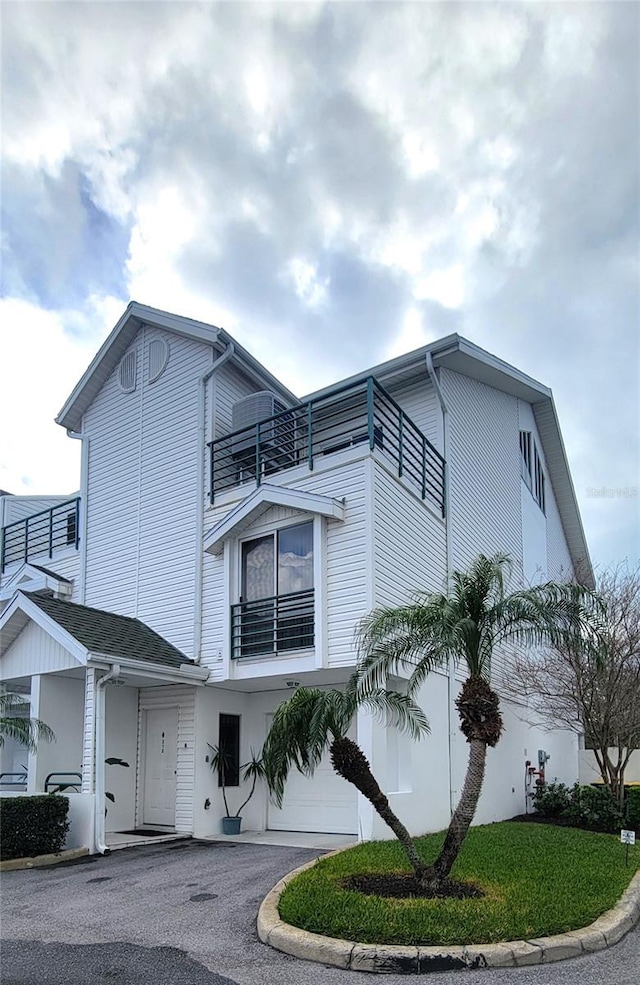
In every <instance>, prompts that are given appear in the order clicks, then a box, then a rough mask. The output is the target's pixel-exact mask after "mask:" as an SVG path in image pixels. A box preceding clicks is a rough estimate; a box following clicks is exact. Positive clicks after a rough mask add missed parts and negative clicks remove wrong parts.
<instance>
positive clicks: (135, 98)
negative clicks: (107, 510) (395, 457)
mask: <svg viewBox="0 0 640 985" xmlns="http://www.w3.org/2000/svg"><path fill="white" fill-rule="evenodd" d="M0 17H1V18H2V73H3V75H2V150H3V171H2V208H3V216H2V246H3V253H4V256H3V278H4V285H3V300H2V302H1V306H2V307H1V310H0V333H1V335H0V345H1V350H0V357H1V359H0V361H1V366H2V369H1V372H2V380H1V381H0V384H1V385H0V401H1V405H0V427H1V428H2V435H1V438H2V440H1V445H0V488H4V489H8V490H9V491H11V492H13V493H23V494H24V493H43V492H55V493H58V492H65V493H66V492H70V491H72V490H74V489H75V488H77V486H78V485H79V468H78V448H77V442H73V441H70V440H69V439H68V438H66V436H65V434H64V432H63V431H62V429H61V428H59V427H58V426H57V425H55V424H54V423H53V417H54V416H55V414H56V413H57V411H58V410H59V409H60V407H61V406H62V404H63V402H64V400H65V399H66V397H67V395H68V393H69V392H70V390H71V388H72V387H73V385H74V383H75V382H76V380H77V379H78V377H79V376H80V374H81V373H82V372H83V370H84V369H85V367H86V365H87V364H88V362H89V360H90V359H91V357H92V356H93V354H94V353H95V351H96V350H97V348H98V346H99V344H100V343H101V341H102V340H103V339H104V337H105V336H106V334H107V333H108V331H109V330H110V329H111V328H112V327H113V324H114V323H115V321H116V320H117V318H118V317H119V315H120V314H121V312H122V310H123V308H124V306H125V305H126V303H127V302H128V301H129V299H130V298H133V299H135V300H137V301H140V302H143V303H146V304H150V305H152V306H155V307H159V308H164V309H167V310H170V311H175V312H177V313H180V314H185V315H189V316H191V317H194V318H199V319H202V320H205V321H211V322H213V323H214V324H218V325H222V326H223V327H224V328H226V329H227V330H228V331H230V332H231V333H232V334H233V335H235V337H236V338H237V339H238V340H239V341H240V342H242V343H243V344H244V345H245V346H247V347H248V348H249V349H250V350H251V351H252V352H253V353H254V354H255V355H256V356H257V357H258V358H259V359H261V360H262V361H263V362H264V363H265V364H266V366H267V367H268V368H269V369H270V370H272V371H273V372H274V373H275V374H276V375H278V376H280V377H281V378H282V379H283V381H284V382H285V383H286V384H287V385H288V386H289V387H290V388H291V389H292V390H294V391H295V392H297V393H299V394H302V393H305V392H309V391H311V390H313V389H315V388H317V387H319V386H321V385H324V384H326V383H330V382H332V381H334V380H336V379H339V378H341V377H343V376H345V375H347V374H349V373H352V372H356V371H357V370H360V369H363V368H364V367H366V366H369V365H373V364H375V363H377V362H379V361H381V360H383V359H385V358H388V357H390V356H392V355H397V354H399V353H401V352H405V351H408V350H409V349H412V348H415V347H417V346H419V345H421V344H423V343H425V342H428V341H431V340H433V339H436V338H438V337H440V336H442V335H445V334H448V333H450V332H452V331H457V332H459V333H461V334H462V335H464V336H466V337H467V338H469V339H471V340H472V341H474V342H476V343H477V344H479V345H481V346H484V347H485V348H487V349H489V350H490V351H492V352H494V353H495V354H497V355H498V356H500V357H501V358H503V359H506V360H507V361H509V362H512V363H514V364H515V365H516V366H518V367H519V368H520V369H522V370H524V371H525V372H526V373H528V374H529V375H531V376H533V377H535V378H537V379H539V380H540V381H542V382H543V383H545V384H547V385H549V386H551V387H552V389H553V391H554V395H555V399H556V404H557V407H558V411H559V415H560V420H561V424H562V427H563V432H564V437H565V443H566V445H567V450H568V454H569V460H570V463H571V467H572V471H573V475H574V481H575V485H576V491H577V494H578V498H579V502H580V505H581V509H582V513H583V519H584V523H585V527H586V532H587V537H588V540H589V543H590V547H591V552H592V556H593V558H594V560H595V561H596V562H598V563H607V562H610V561H615V560H618V559H620V558H623V557H625V556H629V557H631V558H637V557H638V556H640V544H639V539H638V537H639V535H638V527H639V507H640V499H639V498H638V485H639V484H640V480H639V477H638V475H639V470H640V453H639V445H638V430H639V412H638V411H639V403H638V399H639V398H638V394H639V334H640V333H639V327H640V308H639V297H638V282H639V281H638V273H639V271H638V254H639V231H640V223H639V207H640V182H639V172H640V123H639V119H640V117H639V101H640V100H639V95H640V76H639V72H638V58H639V55H640V44H639V36H640V6H639V5H638V4H635V3H588V4H585V5H582V4H579V3H562V4H553V3H533V4H529V3H524V2H523V3H513V4H509V3H501V4H498V5H493V4H491V3H473V4H456V3H448V2H447V3H442V4H438V3H421V4H406V5H405V4H401V3H393V4H387V3H373V2H370V3H327V4H324V3H301V4H296V3H282V4H273V5H271V4H269V3H252V4H243V3H188V2H185V3H183V2H155V3H154V2H139V3H111V2H104V3H93V2H86V3H74V2H53V3H43V4H40V3H31V2H30V3H26V2H23V3H12V2H6V3H4V4H2V7H1V10H0Z"/></svg>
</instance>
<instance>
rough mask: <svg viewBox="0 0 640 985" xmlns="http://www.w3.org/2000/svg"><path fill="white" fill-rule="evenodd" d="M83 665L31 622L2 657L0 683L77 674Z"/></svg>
mask: <svg viewBox="0 0 640 985" xmlns="http://www.w3.org/2000/svg"><path fill="white" fill-rule="evenodd" d="M79 666H80V664H79V663H78V661H77V660H76V659H75V657H73V656H72V655H71V654H70V653H69V652H68V651H67V650H65V648H64V647H63V646H62V645H61V644H60V643H58V642H57V641H56V640H54V639H52V638H51V637H50V636H49V635H48V634H47V633H45V632H44V630H43V629H41V628H40V626H38V625H37V624H36V623H34V622H31V621H29V622H28V623H27V625H26V626H25V628H24V629H23V630H22V632H21V633H20V634H19V636H17V637H16V639H15V640H14V641H13V643H12V644H11V646H9V647H7V649H6V650H5V651H4V653H3V654H2V661H1V662H0V679H2V680H12V679H13V678H15V677H33V676H35V675H36V674H50V673H54V672H55V671H59V670H70V669H73V670H75V669H76V668H77V667H79Z"/></svg>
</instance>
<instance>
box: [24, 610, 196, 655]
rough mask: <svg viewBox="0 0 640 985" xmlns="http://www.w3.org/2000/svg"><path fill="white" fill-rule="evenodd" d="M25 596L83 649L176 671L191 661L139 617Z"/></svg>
mask: <svg viewBox="0 0 640 985" xmlns="http://www.w3.org/2000/svg"><path fill="white" fill-rule="evenodd" d="M23 594H24V596H25V597H26V598H28V599H30V601H31V602H33V603H35V605H37V607H38V608H39V609H41V610H42V612H44V613H45V615H47V616H48V617H49V618H50V619H53V620H54V622H56V623H57V624H58V625H59V626H61V627H62V629H63V630H65V631H66V632H67V633H69V635H70V636H73V637H74V639H76V640H77V641H78V642H79V643H80V644H81V645H82V646H83V647H84V648H85V649H86V650H88V651H90V652H92V653H99V654H101V655H104V656H108V657H113V658H114V660H116V659H117V658H118V657H120V658H121V659H126V660H136V661H141V662H143V663H145V662H146V663H153V664H161V665H164V666H166V667H172V668H173V669H174V670H179V669H180V667H181V666H182V665H184V664H191V665H193V666H195V664H193V661H192V660H189V658H188V657H185V655H184V654H183V653H181V652H180V650H178V649H177V647H175V646H173V644H171V643H169V642H168V641H167V640H165V639H164V637H163V636H160V635H159V633H156V632H155V631H154V630H153V629H151V628H150V627H149V626H147V625H145V623H143V622H140V620H139V619H132V618H131V617H130V616H119V615H117V614H116V613H114V612H105V611H103V610H102V609H92V608H90V606H88V605H77V604H76V603H75V602H64V601H61V600H60V599H52V598H47V597H45V596H42V595H36V594H34V593H33V592H24V593H23Z"/></svg>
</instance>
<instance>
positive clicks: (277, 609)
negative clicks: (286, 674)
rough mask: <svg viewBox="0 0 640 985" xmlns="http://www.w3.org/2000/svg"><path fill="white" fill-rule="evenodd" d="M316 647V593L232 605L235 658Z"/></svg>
mask: <svg viewBox="0 0 640 985" xmlns="http://www.w3.org/2000/svg"><path fill="white" fill-rule="evenodd" d="M313 645H314V590H313V589H312V588H311V589H308V590H307V591H305V592H290V593H289V594H287V595H276V596H273V597H272V598H268V599H259V600H258V601H257V602H239V603H238V604H237V605H232V606H231V657H232V659H234V660H237V659H238V658H239V657H258V656H265V655H267V654H276V653H282V652H284V651H286V650H304V649H306V648H308V647H311V646H313Z"/></svg>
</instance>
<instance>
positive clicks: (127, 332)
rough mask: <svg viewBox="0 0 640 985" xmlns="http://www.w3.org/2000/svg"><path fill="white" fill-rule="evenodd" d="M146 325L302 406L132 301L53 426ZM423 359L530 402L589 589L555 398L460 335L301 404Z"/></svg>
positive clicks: (255, 370) (246, 356)
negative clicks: (196, 346) (195, 345)
mask: <svg viewBox="0 0 640 985" xmlns="http://www.w3.org/2000/svg"><path fill="white" fill-rule="evenodd" d="M143 324H148V325H153V326H155V327H157V328H160V329H164V330H165V331H169V332H175V333H177V334H179V335H184V336H186V337H188V338H194V339H197V340H199V341H203V342H206V343H207V344H209V345H211V346H212V348H213V349H214V350H215V351H218V352H220V353H222V352H224V351H225V348H226V347H227V346H229V345H230V344H231V343H233V346H234V352H233V356H232V357H231V358H232V361H233V362H234V363H235V364H236V365H237V366H238V368H239V369H241V370H242V372H244V373H245V374H246V375H248V376H249V377H250V378H251V379H252V380H254V381H255V382H256V383H257V384H258V385H259V386H260V387H261V388H265V387H266V388H268V389H270V390H273V391H274V392H276V393H278V394H279V396H280V397H281V398H282V399H283V401H284V402H285V403H286V404H288V405H289V406H292V405H294V404H297V403H298V402H299V400H298V398H297V397H296V396H295V394H293V393H292V392H291V391H290V390H288V389H287V388H286V387H284V386H283V384H282V383H280V381H279V380H277V379H276V377H275V376H273V375H272V374H271V373H269V372H268V370H266V369H265V368H264V366H262V365H261V364H260V363H259V362H258V360H257V359H255V358H254V357H253V356H252V355H251V353H249V352H248V351H247V350H246V349H244V348H243V347H242V346H241V345H239V344H238V343H237V342H236V341H235V340H234V339H232V338H231V336H230V335H229V334H228V333H227V332H225V331H224V330H223V329H221V328H217V327H216V326H213V325H207V324H206V323H204V322H199V321H194V320H193V319H191V318H183V317H181V316H179V315H174V314H170V313H168V312H166V311H160V310H159V309H157V308H150V307H148V306H146V305H142V304H138V303H137V302H136V301H131V302H130V303H129V304H128V305H127V308H126V310H125V312H124V314H123V315H122V317H121V318H120V320H119V322H118V323H117V325H116V326H115V328H114V329H113V331H112V332H111V334H110V335H109V336H108V338H107V339H106V341H105V342H104V343H103V345H102V347H101V348H100V350H99V351H98V353H97V355H96V356H95V358H94V359H93V361H92V363H91V364H90V366H89V368H88V369H87V370H86V372H85V374H84V375H83V377H82V379H81V380H80V381H79V383H78V384H77V386H76V387H75V389H74V390H73V392H72V394H71V395H70V397H69V399H68V400H67V402H66V403H65V405H64V407H63V408H62V410H61V411H60V413H59V414H58V416H57V418H56V421H57V423H58V424H61V425H62V426H63V427H65V428H67V429H69V430H77V429H78V428H79V427H80V425H81V422H82V415H83V414H84V412H85V410H86V409H87V408H88V407H89V405H90V404H91V402H92V401H93V399H94V398H95V397H96V395H97V394H98V392H99V390H100V389H101V387H102V386H103V384H104V383H105V381H106V379H107V378H108V377H109V375H110V374H111V373H112V372H113V370H114V369H115V368H116V366H117V365H118V363H119V362H120V359H121V358H122V356H123V355H124V354H125V352H126V351H127V349H128V347H129V346H130V344H131V342H132V341H133V339H134V338H135V335H136V334H137V332H138V331H139V329H140V328H141V326H142V325H143ZM427 355H430V357H431V359H432V360H433V364H434V366H435V367H439V366H442V367H444V368H445V369H451V370H453V371H454V372H457V373H461V374H462V375H464V376H469V377H470V378H472V379H475V380H478V381H479V382H481V383H485V384H486V385H487V386H492V387H494V388H495V389H497V390H502V391H503V392H505V393H508V394H510V395H512V396H514V397H518V398H519V399H521V400H526V401H527V402H528V403H530V404H532V406H533V411H534V415H535V418H536V424H537V427H538V432H539V434H540V440H541V441H542V444H543V448H544V453H545V458H546V461H547V466H548V469H549V478H550V481H551V485H552V487H553V491H554V495H555V498H556V502H557V504H558V510H559V513H560V518H561V521H562V526H563V529H564V533H565V537H566V539H567V544H568V546H569V551H570V553H571V558H572V561H573V565H574V569H575V570H576V573H577V574H578V575H579V576H580V577H581V578H583V580H584V581H585V582H586V583H587V584H595V578H594V576H593V568H592V565H591V559H590V557H589V549H588V547H587V541H586V537H585V534H584V528H583V526H582V519H581V517H580V511H579V509H578V501H577V497H576V494H575V489H574V485H573V481H572V478H571V473H570V471H569V464H568V460H567V455H566V450H565V447H564V443H563V440H562V435H561V432H560V426H559V423H558V415H557V413H556V409H555V405H554V402H553V395H552V393H551V390H550V389H549V388H548V387H546V386H544V385H543V384H542V383H539V382H538V381H537V380H534V379H533V378H532V377H530V376H527V375H526V373H522V372H521V371H520V370H519V369H516V367H515V366H511V365H510V364H509V363H506V362H504V361H503V360H502V359H498V357H497V356H494V355H493V354H492V353H490V352H487V351H486V350H485V349H482V348H481V347H480V346H477V345H475V344H474V343H473V342H470V341H469V340H468V339H465V338H463V337H462V336H461V335H458V334H452V335H448V336H446V337H445V338H443V339H438V340H437V341H435V342H432V343H430V344H429V345H426V346H422V347H421V348H420V349H416V350H414V351H413V352H409V353H406V354H405V355H402V356H398V357H396V358H395V359H390V360H388V361H386V362H384V363H380V364H379V365H377V366H374V367H372V368H370V369H367V370H365V371H363V372H361V373H357V374H356V375H355V376H352V377H349V378H348V379H346V380H340V381H338V382H337V383H335V384H332V385H331V386H329V387H325V388H323V389H322V390H318V391H316V392H315V393H312V394H309V395H308V396H307V397H305V398H304V399H305V400H309V399H317V398H318V397H321V396H325V395H326V396H328V395H330V394H331V393H332V391H334V390H336V389H337V388H338V387H343V386H346V385H348V384H350V383H355V382H357V381H359V380H362V379H366V377H367V376H375V377H376V378H377V379H378V380H380V382H381V383H383V384H389V383H390V382H392V381H394V380H401V379H403V378H404V379H406V378H411V376H417V374H418V373H419V372H420V371H424V369H425V360H426V357H427Z"/></svg>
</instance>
